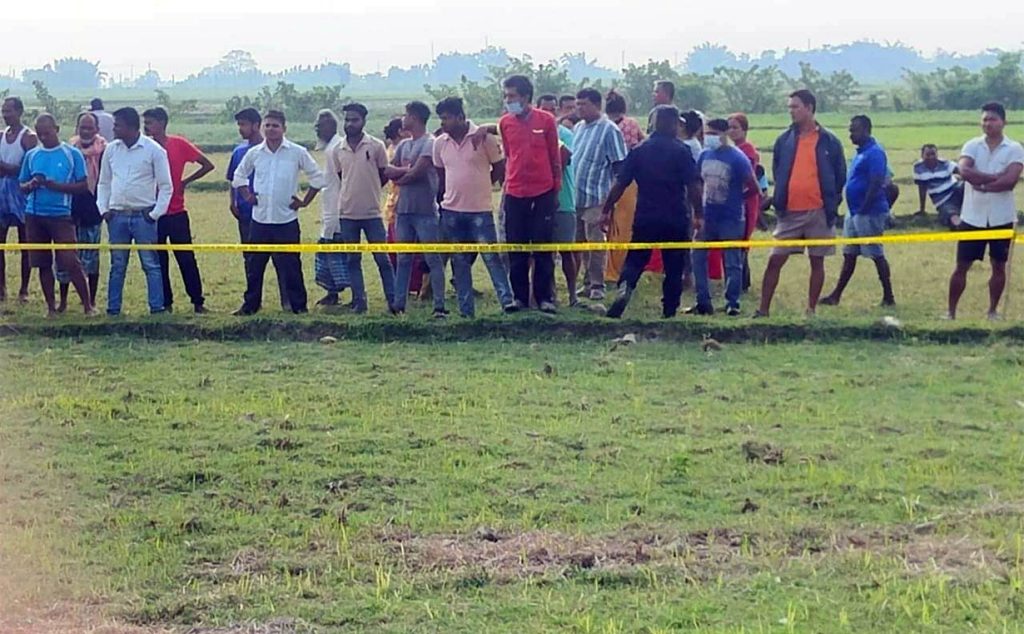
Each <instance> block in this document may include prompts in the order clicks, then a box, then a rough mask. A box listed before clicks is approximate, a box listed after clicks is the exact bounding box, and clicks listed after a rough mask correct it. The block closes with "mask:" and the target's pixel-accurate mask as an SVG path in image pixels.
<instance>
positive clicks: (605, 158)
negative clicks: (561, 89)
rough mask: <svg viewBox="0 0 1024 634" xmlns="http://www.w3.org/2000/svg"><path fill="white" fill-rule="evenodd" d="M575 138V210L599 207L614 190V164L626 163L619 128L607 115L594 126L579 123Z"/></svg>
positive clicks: (623, 143)
mask: <svg viewBox="0 0 1024 634" xmlns="http://www.w3.org/2000/svg"><path fill="white" fill-rule="evenodd" d="M573 135H574V138H573V152H572V165H573V166H575V167H574V168H573V174H574V176H575V177H576V207H577V208H579V209H585V208H588V207H597V206H598V205H600V204H602V203H604V201H605V199H606V198H608V192H610V191H611V189H612V177H613V176H614V175H613V174H612V164H614V163H619V162H621V161H624V160H625V159H626V143H625V141H624V140H623V137H622V131H621V130H619V127H618V126H617V125H615V124H614V123H612V121H611V120H610V119H609V118H608V117H606V116H604V115H602V116H601V118H600V119H598V120H597V121H594V122H593V123H587V122H586V121H580V122H579V123H577V124H576V127H575V128H574V129H573Z"/></svg>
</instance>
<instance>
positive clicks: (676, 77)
mask: <svg viewBox="0 0 1024 634" xmlns="http://www.w3.org/2000/svg"><path fill="white" fill-rule="evenodd" d="M659 79H667V80H669V81H671V82H673V83H674V84H675V86H676V105H678V106H679V107H680V108H685V109H687V110H689V109H696V110H707V109H708V108H710V107H711V104H712V94H711V84H712V81H711V80H710V78H709V77H702V76H700V75H695V74H692V73H684V74H681V73H679V72H677V71H676V70H675V69H673V68H672V65H671V64H670V63H669V62H668V60H662V61H660V62H656V61H654V60H648V61H647V63H646V64H644V65H643V66H637V65H635V64H630V65H629V66H627V67H626V68H624V69H623V70H622V80H621V81H620V82H619V83H618V84H617V88H618V89H619V90H620V91H621V92H622V93H623V95H624V96H625V97H626V100H627V101H628V103H630V104H633V108H634V109H635V111H636V112H647V111H648V110H650V109H651V107H653V105H654V82H656V81H657V80H659Z"/></svg>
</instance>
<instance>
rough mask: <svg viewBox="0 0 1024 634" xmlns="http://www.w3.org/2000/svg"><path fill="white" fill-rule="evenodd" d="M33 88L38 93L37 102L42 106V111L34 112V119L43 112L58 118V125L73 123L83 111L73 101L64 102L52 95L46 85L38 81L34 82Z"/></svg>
mask: <svg viewBox="0 0 1024 634" xmlns="http://www.w3.org/2000/svg"><path fill="white" fill-rule="evenodd" d="M32 87H33V88H34V89H35V92H36V101H38V102H39V104H40V106H41V109H39V110H33V111H32V113H31V115H32V116H33V117H34V116H37V115H39V114H40V113H41V112H48V113H50V114H52V115H53V116H54V117H56V119H57V121H58V123H68V122H70V121H73V120H74V118H75V117H76V116H78V113H79V112H80V111H81V108H80V107H79V106H78V104H76V103H74V102H73V101H63V100H60V99H57V98H56V97H54V96H53V95H51V94H50V91H49V89H48V88H47V87H46V84H44V83H43V82H41V81H39V80H38V79H37V80H35V81H33V82H32Z"/></svg>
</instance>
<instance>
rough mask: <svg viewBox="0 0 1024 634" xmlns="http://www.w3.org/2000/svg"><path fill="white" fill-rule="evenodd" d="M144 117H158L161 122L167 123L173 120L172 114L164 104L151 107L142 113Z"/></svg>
mask: <svg viewBox="0 0 1024 634" xmlns="http://www.w3.org/2000/svg"><path fill="white" fill-rule="evenodd" d="M142 118H143V119H156V120H157V121H159V122H160V123H162V124H164V125H167V122H168V121H170V120H171V117H170V115H168V114H167V110H166V109H165V108H164V107H163V106H157V107H156V108H150V109H149V110H146V111H145V112H143V113H142Z"/></svg>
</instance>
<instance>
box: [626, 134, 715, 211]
mask: <svg viewBox="0 0 1024 634" xmlns="http://www.w3.org/2000/svg"><path fill="white" fill-rule="evenodd" d="M618 179H619V180H620V181H622V182H624V183H625V184H627V185H628V184H629V183H631V182H634V181H635V182H636V184H637V201H636V216H635V219H634V223H643V222H645V221H654V222H663V223H667V224H681V223H689V221H690V205H689V203H688V202H687V200H686V188H687V187H688V186H693V185H696V184H697V183H698V182H699V181H700V175H699V174H698V173H697V164H696V163H695V162H694V161H693V153H692V152H690V148H688V147H687V146H686V144H685V143H683V142H682V141H680V140H679V139H678V138H676V137H671V136H667V135H664V134H659V133H657V132H655V133H654V134H652V135H651V136H650V137H648V138H647V140H646V141H644V142H643V143H641V144H640V145H638V146H637V147H636V148H634V149H633V151H632V152H630V153H629V155H628V156H627V157H626V160H625V161H624V162H623V164H622V168H621V169H620V170H619V174H618Z"/></svg>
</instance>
